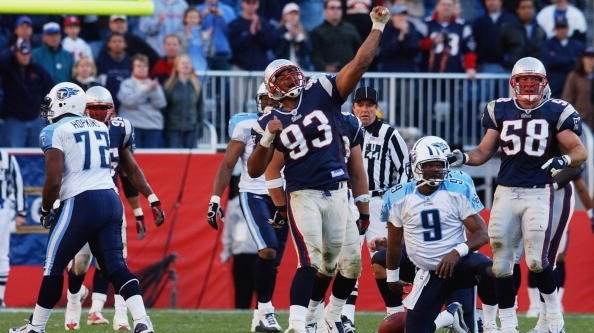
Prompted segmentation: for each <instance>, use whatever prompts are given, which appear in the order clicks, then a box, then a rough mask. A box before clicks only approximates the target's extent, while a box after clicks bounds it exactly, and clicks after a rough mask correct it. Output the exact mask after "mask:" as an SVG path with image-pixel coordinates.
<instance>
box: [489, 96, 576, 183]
mask: <svg viewBox="0 0 594 333" xmlns="http://www.w3.org/2000/svg"><path fill="white" fill-rule="evenodd" d="M482 124H483V127H485V128H486V129H493V130H496V131H497V132H499V148H500V149H501V166H500V168H499V174H498V175H497V184H499V185H504V186H509V187H534V186H542V185H545V184H550V183H551V182H552V179H551V176H550V174H549V173H548V172H547V171H546V170H542V169H541V166H542V165H543V164H544V163H545V162H546V161H548V160H549V159H550V158H552V157H555V156H559V155H560V154H561V152H560V150H559V142H558V140H557V134H558V133H560V132H563V131H565V130H570V131H573V132H575V133H576V134H577V135H578V136H579V135H580V134H581V132H582V123H581V119H580V116H579V114H578V113H577V111H576V110H575V109H574V107H573V106H572V105H571V104H569V103H567V102H566V101H563V100H560V99H548V100H545V101H544V102H542V103H541V104H540V105H539V106H537V107H536V108H534V109H532V110H525V109H522V108H520V107H519V106H518V105H517V104H516V102H515V100H513V99H511V98H500V99H498V100H495V101H491V102H489V104H487V106H486V107H485V111H484V112H483V117H482Z"/></svg>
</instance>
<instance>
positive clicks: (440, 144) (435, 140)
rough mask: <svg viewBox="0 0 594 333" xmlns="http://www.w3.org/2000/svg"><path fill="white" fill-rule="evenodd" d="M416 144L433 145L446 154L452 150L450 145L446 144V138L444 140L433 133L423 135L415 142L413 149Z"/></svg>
mask: <svg viewBox="0 0 594 333" xmlns="http://www.w3.org/2000/svg"><path fill="white" fill-rule="evenodd" d="M417 145H430V146H435V147H437V148H439V149H441V150H442V151H443V153H444V154H445V155H446V156H447V155H449V154H451V153H452V150H451V149H450V145H448V143H447V142H446V140H444V139H442V138H440V137H438V136H433V135H428V136H424V137H422V138H420V139H419V140H417V142H415V144H414V146H413V148H412V149H415V148H416V147H417Z"/></svg>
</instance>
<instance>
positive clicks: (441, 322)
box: [434, 310, 454, 328]
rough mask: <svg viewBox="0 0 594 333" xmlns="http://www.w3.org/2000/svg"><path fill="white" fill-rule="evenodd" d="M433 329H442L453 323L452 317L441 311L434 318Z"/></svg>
mask: <svg viewBox="0 0 594 333" xmlns="http://www.w3.org/2000/svg"><path fill="white" fill-rule="evenodd" d="M434 323H435V328H444V327H448V326H450V325H452V324H453V323H454V316H453V315H452V314H451V313H449V312H448V311H446V310H444V311H441V312H440V313H439V314H438V315H437V318H435V321H434Z"/></svg>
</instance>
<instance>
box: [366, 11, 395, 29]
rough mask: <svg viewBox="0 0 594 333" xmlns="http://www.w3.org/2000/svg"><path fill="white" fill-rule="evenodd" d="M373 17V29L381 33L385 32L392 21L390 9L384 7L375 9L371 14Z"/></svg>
mask: <svg viewBox="0 0 594 333" xmlns="http://www.w3.org/2000/svg"><path fill="white" fill-rule="evenodd" d="M369 16H370V17H371V22H372V25H371V29H376V30H379V31H382V32H383V31H384V28H385V26H386V23H388V20H390V11H389V10H388V8H386V7H383V6H377V7H374V8H373V9H372V10H371V12H370V13H369Z"/></svg>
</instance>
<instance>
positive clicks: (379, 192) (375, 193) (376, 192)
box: [369, 190, 386, 197]
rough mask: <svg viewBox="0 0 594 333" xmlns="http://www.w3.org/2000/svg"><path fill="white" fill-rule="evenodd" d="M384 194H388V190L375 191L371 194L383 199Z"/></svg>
mask: <svg viewBox="0 0 594 333" xmlns="http://www.w3.org/2000/svg"><path fill="white" fill-rule="evenodd" d="M384 193H386V190H373V191H370V192H369V194H370V195H371V196H372V197H381V196H382V195H384Z"/></svg>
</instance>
